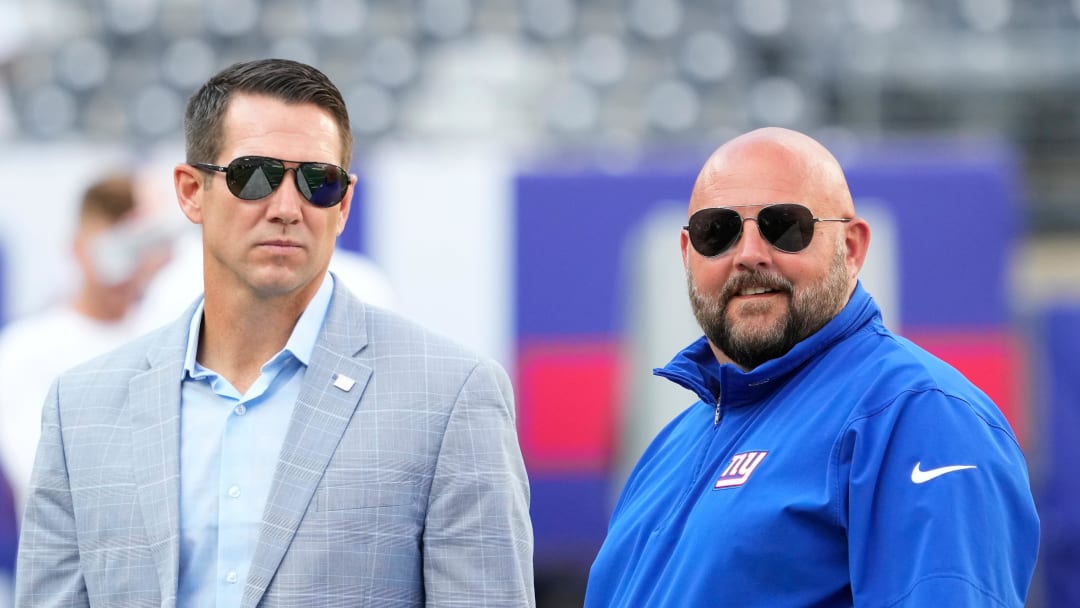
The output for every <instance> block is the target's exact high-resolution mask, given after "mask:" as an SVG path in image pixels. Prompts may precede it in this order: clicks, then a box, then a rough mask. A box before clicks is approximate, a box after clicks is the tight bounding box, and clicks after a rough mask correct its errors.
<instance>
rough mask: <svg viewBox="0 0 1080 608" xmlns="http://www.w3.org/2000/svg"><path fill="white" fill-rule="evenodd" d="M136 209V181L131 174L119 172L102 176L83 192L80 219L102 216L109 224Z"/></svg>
mask: <svg viewBox="0 0 1080 608" xmlns="http://www.w3.org/2000/svg"><path fill="white" fill-rule="evenodd" d="M134 209H135V182H134V180H133V179H132V177H131V176H130V175H125V174H117V175H110V176H108V177H105V178H102V179H100V180H98V181H96V182H94V183H93V184H90V186H89V187H88V188H87V189H86V191H85V192H83V197H82V204H81V205H80V206H79V221H80V223H81V222H85V221H86V220H88V219H90V218H101V219H103V220H105V221H106V223H108V224H115V223H117V222H119V221H120V220H122V219H124V218H125V217H126V216H127V215H128V214H129V213H131V212H132V211H133V210H134Z"/></svg>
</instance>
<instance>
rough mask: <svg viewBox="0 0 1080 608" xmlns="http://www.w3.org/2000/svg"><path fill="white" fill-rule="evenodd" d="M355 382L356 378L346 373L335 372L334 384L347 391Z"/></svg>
mask: <svg viewBox="0 0 1080 608" xmlns="http://www.w3.org/2000/svg"><path fill="white" fill-rule="evenodd" d="M354 384H356V380H353V379H352V378H350V377H348V376H346V375H344V374H334V386H336V387H338V388H340V389H341V390H343V391H345V392H346V393H347V392H349V391H351V390H352V387H353V385H354Z"/></svg>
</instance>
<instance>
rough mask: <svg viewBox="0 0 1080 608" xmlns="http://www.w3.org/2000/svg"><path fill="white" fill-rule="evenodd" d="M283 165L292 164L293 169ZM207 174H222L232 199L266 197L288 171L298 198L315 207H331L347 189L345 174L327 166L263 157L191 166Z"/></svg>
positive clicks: (334, 167) (335, 167)
mask: <svg viewBox="0 0 1080 608" xmlns="http://www.w3.org/2000/svg"><path fill="white" fill-rule="evenodd" d="M285 163H290V164H292V163H295V164H296V168H292V167H286V166H285ZM191 165H192V166H194V167H198V168H200V169H205V170H207V171H218V172H221V173H224V174H225V183H226V184H227V185H228V186H229V192H232V193H233V195H234V196H236V198H240V199H243V200H245V201H257V200H259V199H261V198H266V197H268V196H270V193H272V192H273V191H274V190H277V188H278V186H280V185H281V182H282V181H283V180H284V179H285V172H286V171H289V170H292V171H293V173H294V174H295V175H294V176H295V178H296V189H297V190H299V191H300V195H301V196H303V197H304V198H305V199H307V201H308V202H310V203H311V204H312V205H315V206H316V207H333V206H334V205H336V204H338V203H340V202H341V199H342V198H344V197H345V191H346V190H348V189H349V173H348V171H346V170H345V169H342V168H341V167H339V166H337V165H331V164H330V163H306V162H299V161H292V160H279V159H276V158H269V157H267V156H241V157H240V158H237V159H235V160H233V161H232V162H231V163H229V164H228V166H226V167H222V166H220V165H212V164H210V163H191Z"/></svg>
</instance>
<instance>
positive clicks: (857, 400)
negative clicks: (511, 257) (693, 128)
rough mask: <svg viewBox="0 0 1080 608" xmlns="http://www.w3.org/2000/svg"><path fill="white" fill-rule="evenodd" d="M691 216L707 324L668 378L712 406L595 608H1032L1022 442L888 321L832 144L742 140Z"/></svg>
mask: <svg viewBox="0 0 1080 608" xmlns="http://www.w3.org/2000/svg"><path fill="white" fill-rule="evenodd" d="M688 218H689V219H688V221H687V225H686V226H684V227H683V230H682V235H681V244H682V256H683V262H684V266H685V268H686V276H687V284H688V287H689V294H690V302H691V306H692V308H693V311H694V315H695V317H696V318H697V321H698V323H699V325H700V326H701V328H702V331H703V333H704V336H703V337H702V338H700V339H699V340H697V341H696V342H694V343H693V344H691V345H690V346H688V347H687V348H686V349H684V350H683V351H682V352H680V353H679V354H678V355H676V357H675V358H674V359H672V361H671V362H670V363H668V364H667V365H666V366H665V367H663V368H660V369H657V370H655V372H654V373H655V374H656V375H658V376H661V377H664V378H667V379H669V380H671V381H673V382H675V383H677V384H679V385H680V386H683V387H685V388H687V389H689V390H690V391H692V392H693V394H694V395H695V396H696V397H697V399H698V400H697V402H695V403H694V404H693V405H691V406H690V407H689V408H687V409H686V410H685V411H684V412H683V413H682V414H680V415H679V416H678V417H676V418H675V420H673V421H672V422H671V423H670V424H669V425H668V426H667V427H666V428H665V429H664V430H663V431H661V432H660V434H659V435H658V436H657V437H656V439H654V440H653V442H652V444H651V445H650V447H649V448H648V449H647V450H646V451H645V453H644V455H643V456H642V457H641V459H640V461H639V462H638V464H637V466H636V467H635V469H634V471H633V473H632V474H631V475H630V478H629V479H628V480H627V482H626V485H625V487H624V489H623V493H622V496H621V497H620V499H619V502H618V504H617V506H616V508H615V511H614V513H613V515H612V518H611V523H610V525H609V528H608V534H607V538H606V540H605V542H604V544H603V546H602V547H601V549H600V552H599V554H598V555H597V557H596V560H595V562H594V563H593V566H592V570H591V572H590V577H589V585H588V590H587V595H586V601H585V605H586V607H587V608H600V607H604V608H611V607H623V606H625V607H641V606H649V607H657V606H671V607H678V608H688V607H696V606H738V607H740V608H754V607H768V608H783V607H789V606H790V607H807V606H818V607H843V606H859V607H862V606H890V607H899V606H904V607H916V606H949V607H962V606H973V607H974V606H979V607H985V606H1010V607H1012V606H1015V607H1020V606H1023V605H1024V601H1025V598H1026V595H1027V592H1028V587H1029V584H1030V581H1031V576H1032V571H1033V569H1034V566H1035V559H1036V554H1037V551H1038V534H1039V520H1038V516H1037V514H1036V512H1035V506H1034V502H1033V500H1032V496H1031V490H1030V484H1029V480H1028V472H1027V465H1026V462H1025V459H1024V455H1023V452H1022V451H1021V449H1020V446H1019V445H1018V442H1017V440H1016V437H1015V435H1014V433H1013V431H1012V430H1011V429H1010V427H1009V424H1008V422H1007V421H1006V420H1005V417H1004V416H1003V415H1002V414H1001V412H1000V410H999V409H998V408H997V406H995V405H994V403H993V402H992V401H991V400H990V398H989V397H987V396H986V395H985V394H984V393H983V392H982V391H981V390H979V389H978V388H977V387H976V386H974V385H973V384H972V383H971V382H970V381H968V380H967V379H966V378H964V377H963V376H962V375H961V374H960V373H959V372H958V371H956V370H955V369H953V368H952V367H950V366H949V365H947V364H946V363H944V362H943V361H941V360H939V359H937V358H935V357H934V356H932V355H930V354H929V353H927V352H926V351H924V350H923V349H921V348H919V347H918V346H916V345H915V344H913V343H911V342H910V341H908V340H905V339H904V338H901V337H900V336H897V335H896V334H893V333H891V332H890V331H889V330H888V329H886V328H885V327H884V325H883V324H882V320H881V312H880V310H879V309H878V307H877V304H876V303H875V302H874V300H873V298H872V297H871V296H870V294H869V293H867V291H866V290H865V289H864V288H863V287H862V285H861V283H860V282H859V280H858V273H859V270H860V269H861V268H862V265H863V261H864V260H865V258H866V252H867V248H868V247H869V243H870V227H869V225H868V224H867V222H866V221H865V220H863V219H861V218H859V217H858V216H857V215H856V212H855V206H854V203H853V201H852V196H851V192H850V190H849V189H848V186H847V181H846V179H845V177H844V173H843V170H842V169H841V167H840V164H839V163H838V162H837V160H836V159H835V158H834V157H833V156H832V154H830V153H829V151H828V150H826V149H825V148H824V147H823V146H822V145H821V144H820V143H818V142H816V141H814V140H813V139H811V138H809V137H807V136H806V135H803V134H801V133H797V132H794V131H790V130H786V129H778V128H766V129H759V130H756V131H752V132H750V133H747V134H744V135H742V136H739V137H736V138H735V139H733V140H731V141H729V142H728V143H726V144H724V145H723V146H721V147H720V148H719V149H718V150H716V152H714V153H713V155H712V156H711V157H710V158H709V159H708V161H707V162H706V164H705V166H704V168H703V169H702V170H701V173H700V174H699V176H698V179H697V181H696V182H695V184H694V189H693V192H692V194H691V196H690V205H689V212H688Z"/></svg>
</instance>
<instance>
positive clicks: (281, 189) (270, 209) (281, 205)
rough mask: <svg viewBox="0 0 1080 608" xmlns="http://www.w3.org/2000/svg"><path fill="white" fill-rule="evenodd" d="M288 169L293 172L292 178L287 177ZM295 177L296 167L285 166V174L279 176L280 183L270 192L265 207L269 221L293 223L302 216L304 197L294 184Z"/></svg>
mask: <svg viewBox="0 0 1080 608" xmlns="http://www.w3.org/2000/svg"><path fill="white" fill-rule="evenodd" d="M289 171H292V173H293V175H292V179H289V176H288V173H289ZM297 177H299V174H298V173H297V168H296V167H286V168H285V174H283V175H282V176H281V181H282V183H281V185H279V186H278V187H277V189H275V190H274V192H272V193H271V194H270V197H269V204H268V205H267V208H266V213H267V216H268V217H269V219H270V221H271V222H277V223H281V224H295V223H297V222H299V221H300V220H301V219H302V218H303V206H304V197H303V196H302V195H301V194H300V190H299V189H298V188H297V186H296V179H297ZM286 182H288V183H286Z"/></svg>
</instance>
